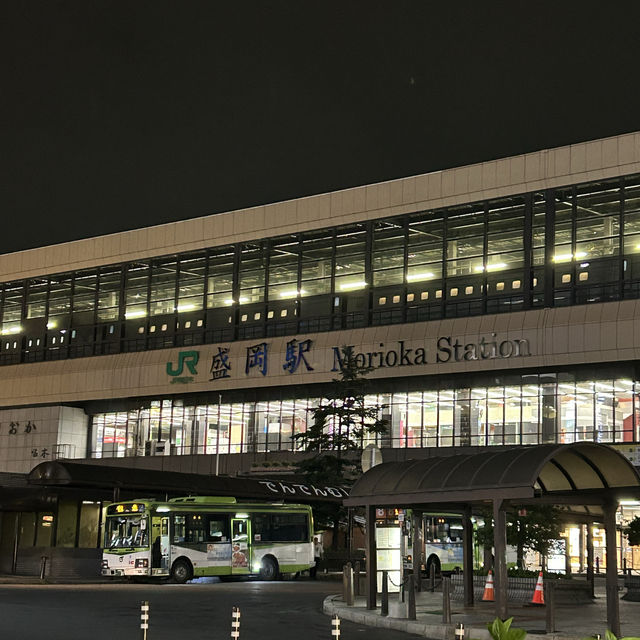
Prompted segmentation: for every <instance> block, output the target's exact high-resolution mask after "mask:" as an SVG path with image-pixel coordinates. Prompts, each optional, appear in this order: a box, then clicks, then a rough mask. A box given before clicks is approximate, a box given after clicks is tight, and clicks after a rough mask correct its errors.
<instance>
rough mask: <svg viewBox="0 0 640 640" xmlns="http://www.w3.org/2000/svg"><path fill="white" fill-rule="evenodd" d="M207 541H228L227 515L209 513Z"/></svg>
mask: <svg viewBox="0 0 640 640" xmlns="http://www.w3.org/2000/svg"><path fill="white" fill-rule="evenodd" d="M208 539H209V542H228V541H229V516H227V515H225V514H222V513H212V514H211V515H209V538H208Z"/></svg>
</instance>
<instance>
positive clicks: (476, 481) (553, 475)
mask: <svg viewBox="0 0 640 640" xmlns="http://www.w3.org/2000/svg"><path fill="white" fill-rule="evenodd" d="M627 496H628V497H638V496H640V477H638V474H637V472H636V470H635V469H634V467H633V465H632V464H631V463H630V462H629V460H627V458H625V457H624V456H623V455H622V454H621V453H619V452H618V451H616V450H615V449H613V448H611V447H608V446H606V445H602V444H596V443H592V442H580V443H576V444H565V445H557V444H548V445H537V446H532V447H517V448H513V449H507V450H504V449H503V450H500V451H497V452H495V451H485V452H482V453H474V454H465V455H452V456H441V457H434V458H426V459H421V460H408V461H404V462H388V463H383V464H380V465H378V466H376V467H373V468H372V469H370V470H369V471H367V473H365V474H364V475H363V476H362V477H361V478H360V479H359V480H358V481H357V482H356V484H355V485H354V486H353V488H352V490H351V492H350V495H349V498H347V499H346V500H345V504H346V505H348V506H358V505H375V504H379V505H385V504H386V505H400V504H427V503H429V504H434V503H439V504H442V503H455V502H458V503H471V502H476V501H484V500H490V499H493V498H500V499H505V500H508V499H517V500H524V501H527V499H543V498H548V499H549V501H551V500H553V499H557V500H559V501H561V502H563V503H568V504H602V503H603V502H604V500H605V499H608V498H610V497H627Z"/></svg>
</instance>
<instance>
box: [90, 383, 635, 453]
mask: <svg viewBox="0 0 640 640" xmlns="http://www.w3.org/2000/svg"><path fill="white" fill-rule="evenodd" d="M638 392H640V384H639V383H637V382H636V383H634V382H632V381H630V380H621V379H618V380H597V381H581V382H566V383H562V382H561V383H555V382H553V383H549V384H539V383H536V384H521V385H509V386H497V387H484V388H462V389H456V390H446V391H417V392H412V393H392V394H378V395H372V396H367V398H366V404H367V406H370V407H378V409H379V414H380V416H381V417H384V418H386V419H387V420H388V421H389V429H388V433H387V434H386V435H383V436H380V437H378V444H379V445H382V446H390V447H432V446H464V445H470V446H482V445H502V444H539V443H543V442H558V443H569V442H576V441H578V440H591V441H597V442H638V441H640V433H639V430H640V406H639V404H638V400H639V399H638ZM317 404H318V400H317V399H313V398H310V399H309V398H302V399H291V400H283V401H269V402H244V403H234V404H224V403H223V404H221V405H200V406H184V405H183V404H182V402H181V401H179V400H176V401H171V400H163V401H155V402H153V403H152V405H151V407H150V408H148V409H140V410H131V411H122V412H113V413H100V414H96V415H94V416H93V417H92V451H93V453H92V455H93V456H94V457H123V456H131V455H145V454H149V453H150V452H151V449H150V448H149V447H148V446H147V447H146V448H145V443H148V442H149V441H162V442H164V443H166V447H165V449H164V451H165V452H166V453H173V454H176V455H186V454H204V453H216V452H218V451H220V452H221V453H243V452H252V451H279V450H292V449H294V442H293V440H292V436H293V435H294V434H296V433H301V432H304V431H306V429H307V424H309V423H310V422H311V421H312V419H313V415H312V411H313V409H314V407H316V406H317ZM334 427H335V428H337V425H333V424H332V422H331V421H329V422H328V426H327V429H329V430H331V429H333V428H334ZM373 441H375V440H374V439H373V438H371V439H369V440H367V441H366V442H363V443H362V444H363V445H366V444H368V443H369V442H373Z"/></svg>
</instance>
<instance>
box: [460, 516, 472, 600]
mask: <svg viewBox="0 0 640 640" xmlns="http://www.w3.org/2000/svg"><path fill="white" fill-rule="evenodd" d="M462 570H463V574H462V579H463V580H464V606H465V607H473V527H472V524H471V507H469V506H466V507H465V509H464V514H463V516H462Z"/></svg>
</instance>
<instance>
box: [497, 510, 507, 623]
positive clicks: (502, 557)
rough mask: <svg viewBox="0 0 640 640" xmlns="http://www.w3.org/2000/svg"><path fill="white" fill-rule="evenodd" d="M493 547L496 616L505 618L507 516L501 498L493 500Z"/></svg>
mask: <svg viewBox="0 0 640 640" xmlns="http://www.w3.org/2000/svg"><path fill="white" fill-rule="evenodd" d="M493 548H494V554H495V560H494V583H495V584H494V586H495V597H496V616H497V617H498V618H500V619H501V620H506V619H507V617H508V614H507V587H508V582H507V581H508V577H507V517H506V513H505V511H504V503H503V501H502V500H497V499H496V500H494V501H493Z"/></svg>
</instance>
